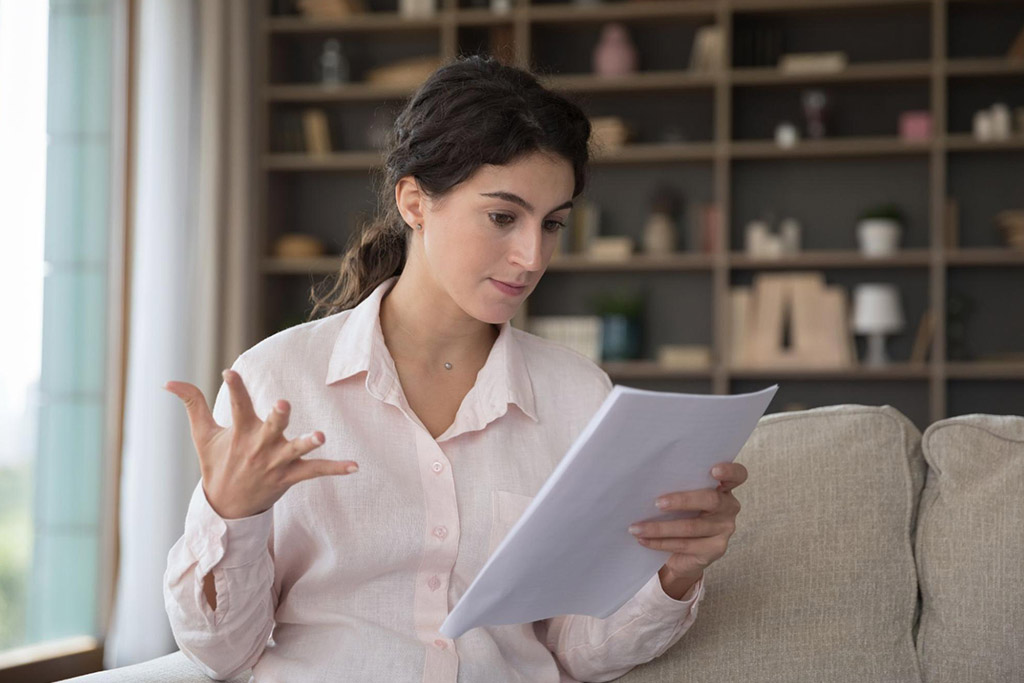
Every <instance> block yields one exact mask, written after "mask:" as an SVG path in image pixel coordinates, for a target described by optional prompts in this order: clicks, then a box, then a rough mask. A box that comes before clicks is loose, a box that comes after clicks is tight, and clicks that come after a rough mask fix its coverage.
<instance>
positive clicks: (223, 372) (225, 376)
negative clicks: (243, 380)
mask: <svg viewBox="0 0 1024 683" xmlns="http://www.w3.org/2000/svg"><path fill="white" fill-rule="evenodd" d="M220 376H221V377H223V378H224V381H225V382H226V381H228V371H227V370H222V371H221V373H220Z"/></svg>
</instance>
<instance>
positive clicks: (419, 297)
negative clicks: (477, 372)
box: [380, 269, 499, 370]
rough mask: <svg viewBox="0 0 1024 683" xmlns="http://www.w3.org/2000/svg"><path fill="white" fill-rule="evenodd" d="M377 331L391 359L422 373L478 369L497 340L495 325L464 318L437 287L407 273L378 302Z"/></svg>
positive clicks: (467, 316) (458, 309)
mask: <svg viewBox="0 0 1024 683" xmlns="http://www.w3.org/2000/svg"><path fill="white" fill-rule="evenodd" d="M380 326H381V332H382V333H383V335H384V343H385V344H386V345H387V347H388V351H389V352H390V353H391V356H392V358H394V359H395V361H396V362H402V363H405V364H408V363H412V364H413V365H415V366H416V367H419V368H422V369H424V370H437V369H444V368H445V367H446V366H445V363H449V364H451V365H452V366H453V367H454V366H455V365H458V364H462V365H465V364H467V363H472V364H475V365H478V366H481V367H482V366H483V364H484V362H485V361H486V360H487V356H488V354H489V353H490V351H491V347H492V346H493V345H494V341H495V339H497V337H498V334H499V328H498V326H497V325H492V324H490V323H485V322H482V321H480V320H477V319H476V318H473V317H472V316H469V315H467V314H466V312H465V311H463V310H462V309H461V308H459V307H458V305H456V304H455V302H454V301H452V300H451V298H450V297H448V295H447V294H446V293H445V292H443V291H437V287H436V284H435V283H433V282H429V283H427V282H423V281H422V278H416V277H415V276H414V275H413V274H412V273H410V272H409V270H408V269H406V270H404V271H403V272H402V274H401V275H400V276H399V278H398V281H397V282H396V283H395V284H394V285H393V286H392V287H391V289H390V290H389V291H388V292H387V293H386V294H385V295H384V299H383V300H382V301H381V306H380Z"/></svg>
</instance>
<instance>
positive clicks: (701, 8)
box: [527, 0, 718, 24]
mask: <svg viewBox="0 0 1024 683" xmlns="http://www.w3.org/2000/svg"><path fill="white" fill-rule="evenodd" d="M717 5H718V3H717V2H713V1H711V0H654V1H651V0H636V1H635V2H632V1H631V2H611V3H607V4H593V5H589V4H588V5H576V4H573V3H566V2H551V3H534V4H532V5H530V6H529V8H528V10H527V17H528V18H529V20H530V21H531V22H533V23H535V24H541V23H568V22H572V23H580V22H605V21H630V20H648V19H672V18H680V17H682V18H687V19H691V20H692V19H694V18H697V19H703V20H713V19H714V17H715V15H716V12H717Z"/></svg>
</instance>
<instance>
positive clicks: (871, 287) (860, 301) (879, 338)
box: [853, 283, 905, 366]
mask: <svg viewBox="0 0 1024 683" xmlns="http://www.w3.org/2000/svg"><path fill="white" fill-rule="evenodd" d="M904 324H905V321H904V319H903V309H902V307H901V306H900V291H899V289H898V288H897V287H896V286H895V285H890V284H879V283H871V284H860V285H857V286H856V287H855V288H854V290H853V330H854V332H856V333H857V334H863V335H867V338H868V352H867V356H866V358H865V359H864V362H865V365H871V366H880V365H886V364H887V363H889V358H888V357H887V355H886V353H885V335H887V334H894V333H896V332H900V331H902V330H903V326H904Z"/></svg>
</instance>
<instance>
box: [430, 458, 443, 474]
mask: <svg viewBox="0 0 1024 683" xmlns="http://www.w3.org/2000/svg"><path fill="white" fill-rule="evenodd" d="M430 469H432V470H434V472H435V473H437V474H441V470H443V469H444V463H442V462H441V461H440V460H438V461H437V462H435V463H434V464H433V465H431V466H430Z"/></svg>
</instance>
